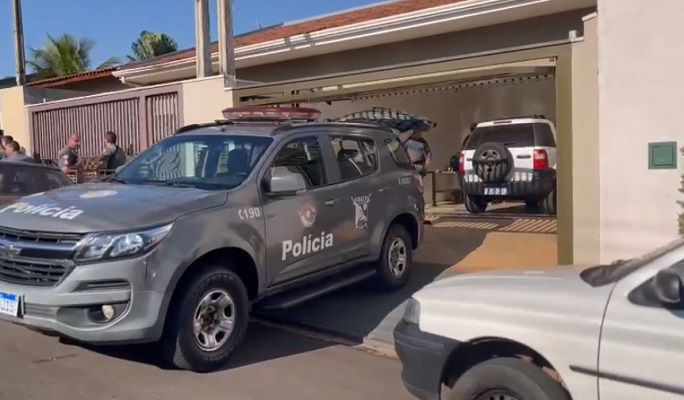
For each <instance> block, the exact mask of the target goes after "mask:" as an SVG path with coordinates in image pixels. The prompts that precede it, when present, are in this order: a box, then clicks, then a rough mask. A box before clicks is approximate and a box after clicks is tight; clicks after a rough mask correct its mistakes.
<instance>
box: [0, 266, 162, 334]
mask: <svg viewBox="0 0 684 400" xmlns="http://www.w3.org/2000/svg"><path fill="white" fill-rule="evenodd" d="M145 277H146V262H145V258H144V257H140V258H135V259H127V260H118V261H110V262H106V263H98V264H89V265H79V266H76V267H74V268H73V270H72V271H70V273H69V274H68V275H66V277H64V278H63V280H62V281H61V282H60V283H59V284H57V285H56V286H53V287H38V286H27V285H21V284H12V283H7V282H3V281H0V292H5V293H11V294H15V295H17V296H18V297H19V298H20V299H21V303H20V313H19V314H20V315H19V317H17V318H14V317H11V316H5V315H2V314H0V319H3V320H8V321H11V322H14V323H18V324H22V325H26V326H29V327H32V328H36V329H38V330H44V331H51V332H56V333H58V334H60V335H62V336H67V337H70V338H72V339H75V340H77V341H82V342H88V343H99V344H104V343H121V342H126V343H132V342H151V341H156V340H158V339H159V337H160V336H161V331H162V329H163V317H161V315H163V313H162V312H160V310H163V309H165V306H166V305H167V304H166V302H167V301H168V299H167V298H166V297H167V296H164V294H163V293H159V292H157V291H154V290H149V289H148V288H146V285H145ZM104 304H113V305H117V309H118V313H117V316H116V317H115V318H114V319H112V320H111V321H110V322H106V323H105V322H97V321H94V320H93V318H92V314H89V310H92V309H97V308H99V306H101V305H104Z"/></svg>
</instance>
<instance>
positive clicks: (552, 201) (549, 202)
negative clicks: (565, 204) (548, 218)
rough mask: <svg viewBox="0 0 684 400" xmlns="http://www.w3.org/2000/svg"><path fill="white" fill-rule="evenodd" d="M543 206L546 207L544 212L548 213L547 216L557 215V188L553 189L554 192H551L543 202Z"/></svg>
mask: <svg viewBox="0 0 684 400" xmlns="http://www.w3.org/2000/svg"><path fill="white" fill-rule="evenodd" d="M542 204H543V205H544V210H545V211H546V213H547V214H550V215H556V188H555V187H554V188H553V190H551V191H550V192H549V194H547V195H546V197H545V198H544V200H543V201H542Z"/></svg>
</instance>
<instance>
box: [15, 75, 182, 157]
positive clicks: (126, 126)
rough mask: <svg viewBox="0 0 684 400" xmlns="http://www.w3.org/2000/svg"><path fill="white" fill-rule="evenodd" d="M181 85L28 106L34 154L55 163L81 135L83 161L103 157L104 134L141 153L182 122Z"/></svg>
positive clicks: (133, 152) (133, 151) (128, 150)
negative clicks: (74, 137) (75, 136)
mask: <svg viewBox="0 0 684 400" xmlns="http://www.w3.org/2000/svg"><path fill="white" fill-rule="evenodd" d="M181 97H182V95H181V86H180V85H170V86H163V87H155V88H145V89H136V90H127V91H123V92H118V93H110V94H104V95H95V96H88V97H79V98H75V99H68V100H62V101H55V102H50V103H44V104H39V105H34V106H29V107H28V112H29V124H30V129H31V135H32V138H33V152H34V153H36V155H37V156H38V157H39V158H41V159H43V160H53V159H55V158H56V157H57V153H58V152H59V151H60V149H62V148H63V147H64V146H65V145H66V143H67V141H68V139H69V136H70V135H71V134H72V133H78V134H79V135H80V136H81V150H80V155H81V156H82V157H91V156H97V155H99V154H101V152H102V149H103V147H104V134H105V132H107V131H113V132H115V133H116V134H117V137H118V143H117V144H118V145H119V146H120V147H121V148H123V149H124V150H126V151H127V152H128V153H131V154H137V153H139V152H140V151H142V150H144V149H146V148H147V147H148V146H150V145H151V144H153V143H156V142H157V141H159V140H160V139H163V138H164V137H166V136H168V135H170V134H172V133H173V132H174V131H175V130H176V129H178V128H179V127H180V126H181V124H182V104H181Z"/></svg>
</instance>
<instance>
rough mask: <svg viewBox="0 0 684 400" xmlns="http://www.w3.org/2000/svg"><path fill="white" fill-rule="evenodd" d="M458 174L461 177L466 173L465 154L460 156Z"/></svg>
mask: <svg viewBox="0 0 684 400" xmlns="http://www.w3.org/2000/svg"><path fill="white" fill-rule="evenodd" d="M458 172H459V173H460V174H461V175H463V173H464V172H465V154H463V152H461V155H460V156H458Z"/></svg>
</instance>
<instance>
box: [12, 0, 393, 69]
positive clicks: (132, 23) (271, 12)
mask: <svg viewBox="0 0 684 400" xmlns="http://www.w3.org/2000/svg"><path fill="white" fill-rule="evenodd" d="M379 2H381V1H379V0H233V21H234V24H235V25H234V28H233V30H234V33H235V34H240V33H244V32H248V31H251V30H254V29H257V28H258V26H259V25H261V26H262V27H266V26H269V25H274V24H278V23H281V22H289V21H296V20H300V19H306V18H311V17H315V16H320V15H325V14H329V13H334V12H336V11H340V10H346V9H350V8H355V7H361V6H366V5H369V4H373V3H379ZM11 3H12V0H0V78H1V77H5V76H13V75H14V72H15V65H14V39H13V33H12V7H11ZM194 3H195V2H194V1H193V0H22V14H23V19H24V42H25V47H26V57H27V58H29V57H30V54H31V51H30V50H29V49H30V48H40V47H41V46H42V45H43V44H44V43H45V41H46V34H50V35H52V36H59V35H60V34H62V33H70V34H72V35H74V36H77V37H88V38H90V39H92V40H94V41H95V47H94V49H93V52H92V67H96V66H97V65H99V64H100V63H102V62H103V61H104V60H106V59H108V58H109V57H112V56H114V57H119V58H120V59H125V57H126V55H128V54H130V47H131V43H132V42H133V41H134V40H135V39H136V38H137V37H138V35H139V34H140V32H141V31H143V30H148V31H152V32H159V33H166V34H167V35H170V36H171V37H173V38H174V39H175V40H176V41H177V42H178V46H179V49H184V48H189V47H194V43H195V25H194V18H195V17H194V12H195V11H194V10H195V9H194ZM216 3H217V1H216V0H209V9H210V13H211V32H212V40H216V38H217V36H218V34H217V32H218V31H217V27H216ZM28 72H30V70H29V71H28Z"/></svg>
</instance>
